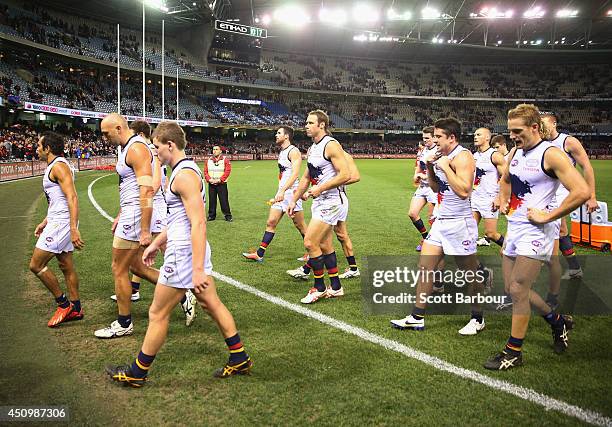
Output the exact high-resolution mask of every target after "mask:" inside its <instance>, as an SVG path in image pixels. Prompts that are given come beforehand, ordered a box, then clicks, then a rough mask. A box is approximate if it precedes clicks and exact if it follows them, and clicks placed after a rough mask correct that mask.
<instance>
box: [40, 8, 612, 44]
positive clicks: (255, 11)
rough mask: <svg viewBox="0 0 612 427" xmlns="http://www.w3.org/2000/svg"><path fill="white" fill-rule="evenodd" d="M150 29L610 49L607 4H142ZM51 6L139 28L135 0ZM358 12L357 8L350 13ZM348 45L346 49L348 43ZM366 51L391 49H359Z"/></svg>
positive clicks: (611, 17)
mask: <svg viewBox="0 0 612 427" xmlns="http://www.w3.org/2000/svg"><path fill="white" fill-rule="evenodd" d="M144 1H145V3H147V5H148V6H149V7H147V16H148V18H147V19H148V21H147V22H149V23H150V25H151V26H152V27H151V28H156V27H159V26H160V24H159V22H160V20H161V19H165V20H166V25H167V27H166V28H167V30H169V31H170V32H172V31H176V29H177V27H179V28H184V26H185V25H191V24H194V23H209V22H211V21H213V20H214V19H221V20H231V21H235V22H239V23H241V24H246V25H253V26H258V27H267V28H268V34H269V38H268V40H266V41H265V43H264V45H263V46H264V47H271V48H275V49H281V50H283V49H294V48H295V47H296V45H298V46H299V45H303V46H304V48H306V49H307V48H308V47H309V46H312V47H315V46H318V47H320V46H325V45H329V44H334V45H335V46H334V48H335V49H334V50H338V49H345V48H348V49H349V50H354V46H353V45H359V44H360V43H361V44H363V45H368V44H369V45H375V46H380V45H381V44H387V45H390V44H402V43H425V44H427V45H431V44H437V45H440V44H446V45H449V44H450V45H474V46H486V47H504V48H519V49H525V50H534V49H537V50H540V51H541V50H543V49H544V50H546V49H548V50H589V49H591V50H599V49H606V50H608V49H612V25H611V24H612V1H610V0H593V1H588V0H582V1H579V0H573V1H572V0H569V1H567V0H566V1H553V0H505V1H486V0H438V1H435V0H417V1H414V0H412V1H407V0H384V1H380V0H363V2H357V1H330V2H328V1H325V0H300V1H294V2H291V1H287V0H250V1H246V0H144ZM47 4H48V5H49V6H51V7H56V8H60V9H63V10H65V11H68V12H73V13H80V14H87V15H94V16H96V17H97V18H99V19H104V20H106V21H109V22H117V21H119V23H130V24H132V26H136V27H138V26H139V25H140V22H141V19H142V18H141V17H142V1H140V0H90V1H88V2H87V3H86V5H85V3H82V6H81V5H79V3H75V2H74V1H71V0H48V1H47ZM356 8H360V9H358V10H355V9H356ZM347 44H350V45H351V46H347ZM362 49H363V50H364V51H367V50H368V49H369V50H382V51H386V50H388V48H367V47H364V48H362Z"/></svg>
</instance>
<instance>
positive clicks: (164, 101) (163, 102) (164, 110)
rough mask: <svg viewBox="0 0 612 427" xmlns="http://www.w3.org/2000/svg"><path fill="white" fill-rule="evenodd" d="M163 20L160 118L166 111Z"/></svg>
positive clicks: (163, 22)
mask: <svg viewBox="0 0 612 427" xmlns="http://www.w3.org/2000/svg"><path fill="white" fill-rule="evenodd" d="M164 24H165V21H164V20H163V19H162V50H161V55H162V120H163V119H164V116H165V113H166V92H165V89H166V86H165V84H164V80H166V79H165V77H166V68H165V64H164V56H166V54H165V51H164V27H165V25H164Z"/></svg>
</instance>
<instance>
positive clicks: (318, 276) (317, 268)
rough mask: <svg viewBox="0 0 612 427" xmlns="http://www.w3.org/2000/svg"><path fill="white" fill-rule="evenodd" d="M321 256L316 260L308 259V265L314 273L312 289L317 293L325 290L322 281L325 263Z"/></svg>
mask: <svg viewBox="0 0 612 427" xmlns="http://www.w3.org/2000/svg"><path fill="white" fill-rule="evenodd" d="M323 259H324V257H323V255H319V256H318V257H316V258H310V261H309V263H310V265H311V266H312V271H313V273H314V287H315V288H317V291H319V292H323V291H324V290H325V281H324V280H323V274H324V273H325V262H324V261H323Z"/></svg>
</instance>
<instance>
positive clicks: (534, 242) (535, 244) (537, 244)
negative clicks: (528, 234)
mask: <svg viewBox="0 0 612 427" xmlns="http://www.w3.org/2000/svg"><path fill="white" fill-rule="evenodd" d="M531 244H532V245H533V246H535V247H536V248H540V247H542V242H540V241H539V240H533V241H532V242H531Z"/></svg>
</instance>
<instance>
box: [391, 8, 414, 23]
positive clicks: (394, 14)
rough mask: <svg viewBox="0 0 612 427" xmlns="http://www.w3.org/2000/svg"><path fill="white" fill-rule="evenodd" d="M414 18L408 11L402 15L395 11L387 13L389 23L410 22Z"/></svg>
mask: <svg viewBox="0 0 612 427" xmlns="http://www.w3.org/2000/svg"><path fill="white" fill-rule="evenodd" d="M411 18H412V13H410V12H408V11H406V12H404V13H402V14H399V13H397V12H396V11H395V10H394V9H389V10H388V11H387V19H388V20H389V21H409V20H410V19H411Z"/></svg>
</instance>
